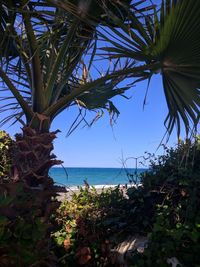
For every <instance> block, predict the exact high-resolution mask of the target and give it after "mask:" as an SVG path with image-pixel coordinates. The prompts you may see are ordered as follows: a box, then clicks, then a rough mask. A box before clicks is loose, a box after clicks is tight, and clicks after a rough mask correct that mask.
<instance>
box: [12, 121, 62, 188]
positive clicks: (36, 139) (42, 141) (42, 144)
mask: <svg viewBox="0 0 200 267" xmlns="http://www.w3.org/2000/svg"><path fill="white" fill-rule="evenodd" d="M22 130H23V134H17V135H16V153H15V156H14V164H13V168H14V173H15V175H14V179H15V180H17V179H19V180H20V181H23V182H25V184H26V185H27V186H29V187H34V188H35V187H38V189H39V188H40V189H45V188H49V186H50V187H51V186H52V185H53V181H52V179H51V178H50V177H49V176H48V172H49V169H50V168H51V167H52V166H54V165H59V164H61V163H62V161H60V160H56V157H55V155H54V154H51V152H52V150H53V140H54V139H55V138H56V133H57V131H56V132H51V133H43V132H42V133H41V132H38V131H36V130H35V129H32V128H31V127H28V126H26V127H24V128H23V129H22ZM17 176H18V177H17Z"/></svg>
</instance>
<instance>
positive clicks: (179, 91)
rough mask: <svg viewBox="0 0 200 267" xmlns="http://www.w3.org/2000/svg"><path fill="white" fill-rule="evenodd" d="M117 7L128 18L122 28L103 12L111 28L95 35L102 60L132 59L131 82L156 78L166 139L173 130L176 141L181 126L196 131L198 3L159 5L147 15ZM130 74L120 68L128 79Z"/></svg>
mask: <svg viewBox="0 0 200 267" xmlns="http://www.w3.org/2000/svg"><path fill="white" fill-rule="evenodd" d="M120 5H121V9H122V10H126V11H127V13H128V16H127V17H128V19H127V23H126V24H124V22H123V21H122V20H121V19H120V18H119V17H117V16H116V15H115V14H114V13H113V12H112V11H111V10H108V11H107V16H108V17H109V21H112V22H113V23H114V24H115V27H113V26H112V25H111V23H109V24H108V23H105V25H106V26H107V29H105V28H102V30H101V31H100V35H101V37H103V38H104V40H105V41H106V42H107V43H109V45H107V46H106V47H102V48H101V49H102V51H103V53H104V56H107V57H109V58H111V59H112V58H115V59H126V58H128V59H132V61H133V63H135V64H137V65H138V68H139V66H140V68H141V71H140V72H139V73H138V79H137V80H135V81H134V83H136V82H139V81H141V80H146V79H147V80H148V85H149V82H150V80H151V77H152V76H153V75H154V74H157V73H159V74H161V75H162V83H163V88H164V94H165V98H166V101H167V105H168V110H169V113H168V115H167V117H166V119H165V125H166V128H167V131H168V133H169V134H171V132H172V130H173V128H174V126H177V133H178V136H179V134H180V130H181V125H184V126H185V129H186V133H188V132H189V130H190V129H191V127H195V128H196V127H197V124H198V122H199V115H200V90H199V88H200V31H199V25H200V1H195V0H190V1H187V0H176V1H175V0H168V1H167V0H166V1H165V0H162V1H160V7H159V8H158V9H156V8H154V11H153V12H149V10H148V9H145V7H144V9H143V12H141V9H140V10H138V9H137V5H136V6H135V8H134V9H130V8H129V9H128V8H127V7H126V6H125V5H124V4H123V1H122V2H120ZM117 26H118V28H117ZM108 32H109V35H108V34H107V33H108ZM131 71H132V70H131V69H126V71H125V72H126V73H127V76H128V77H131ZM132 75H133V76H135V71H134V70H133V71H132ZM147 91H148V88H147ZM145 101H146V97H145ZM145 101H144V104H145ZM181 122H182V124H181Z"/></svg>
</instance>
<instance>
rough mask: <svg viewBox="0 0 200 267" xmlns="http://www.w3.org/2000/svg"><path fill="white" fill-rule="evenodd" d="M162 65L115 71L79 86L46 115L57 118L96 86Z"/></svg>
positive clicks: (48, 110) (53, 106)
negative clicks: (80, 96)
mask: <svg viewBox="0 0 200 267" xmlns="http://www.w3.org/2000/svg"><path fill="white" fill-rule="evenodd" d="M160 67H161V66H160V63H157V62H156V63H154V64H149V65H146V64H145V65H142V66H138V67H134V68H127V69H123V70H118V71H114V72H113V73H111V74H107V75H106V76H104V77H101V78H99V79H96V80H95V81H92V82H90V83H87V84H84V85H82V86H79V87H78V88H76V89H75V90H73V91H72V92H71V93H70V94H69V95H66V96H64V97H62V98H60V99H59V100H58V101H57V103H55V104H54V105H52V106H51V107H49V108H48V109H47V110H46V111H44V114H45V115H46V116H49V117H55V115H57V114H59V113H60V112H61V111H62V110H63V109H64V108H66V107H67V106H69V104H70V103H71V102H72V101H73V100H74V99H75V98H76V97H77V96H79V95H81V94H82V93H83V92H85V91H90V90H92V89H93V88H95V87H96V86H98V85H100V84H102V83H103V82H106V81H108V80H111V79H114V78H115V79H116V78H119V77H120V76H124V75H130V76H131V77H134V75H136V76H137V75H138V73H141V72H143V71H145V70H150V71H155V70H157V69H160Z"/></svg>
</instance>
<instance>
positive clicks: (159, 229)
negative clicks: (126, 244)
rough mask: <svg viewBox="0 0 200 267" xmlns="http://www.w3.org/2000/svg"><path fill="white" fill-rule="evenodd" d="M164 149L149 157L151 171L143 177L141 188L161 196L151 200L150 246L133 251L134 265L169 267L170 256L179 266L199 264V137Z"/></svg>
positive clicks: (196, 265)
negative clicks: (161, 153)
mask: <svg viewBox="0 0 200 267" xmlns="http://www.w3.org/2000/svg"><path fill="white" fill-rule="evenodd" d="M165 149H166V154H165V155H164V156H160V157H158V158H157V159H156V160H152V162H151V169H150V171H149V172H148V173H146V175H144V176H143V178H142V182H143V185H144V189H146V190H148V191H149V192H152V191H154V192H157V193H159V195H160V196H163V197H162V201H161V202H160V203H159V202H155V203H154V205H155V208H156V209H155V213H154V223H153V225H152V231H151V232H150V233H149V246H148V248H147V249H146V250H145V253H144V254H143V255H135V257H136V258H137V261H135V264H134V265H133V266H134V267H142V266H147V267H151V266H155V267H168V266H169V264H170V263H169V261H170V259H176V260H177V262H180V264H182V266H185V267H190V266H192V267H199V266H200V258H199V255H198V253H199V250H200V210H199V207H200V164H199V163H200V147H199V139H197V140H195V142H190V141H188V140H187V141H186V142H180V143H179V144H178V146H177V147H176V148H175V149H173V148H171V149H168V148H165ZM167 261H168V263H167ZM177 266H178V265H177Z"/></svg>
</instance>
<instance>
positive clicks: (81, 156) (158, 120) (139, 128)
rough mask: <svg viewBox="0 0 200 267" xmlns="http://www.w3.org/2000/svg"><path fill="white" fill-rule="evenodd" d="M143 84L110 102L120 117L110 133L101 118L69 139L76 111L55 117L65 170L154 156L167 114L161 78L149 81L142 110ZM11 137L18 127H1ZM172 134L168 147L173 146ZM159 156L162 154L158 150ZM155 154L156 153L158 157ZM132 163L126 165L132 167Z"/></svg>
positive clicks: (57, 148)
mask: <svg viewBox="0 0 200 267" xmlns="http://www.w3.org/2000/svg"><path fill="white" fill-rule="evenodd" d="M145 91H146V82H142V83H139V84H138V85H137V86H135V87H133V88H132V89H130V90H129V91H128V92H127V93H126V95H127V96H130V97H131V99H129V100H127V99H125V98H122V97H118V96H117V97H115V98H114V99H113V101H114V103H115V104H116V106H117V108H118V109H119V110H120V116H119V118H118V120H117V123H116V124H115V125H114V127H113V129H112V128H111V126H110V120H109V116H108V115H107V114H105V115H104V117H103V118H101V119H100V120H99V121H97V122H96V123H95V124H94V125H93V126H92V127H91V128H88V127H84V128H82V127H79V128H78V129H77V130H76V131H75V132H73V133H72V134H71V135H70V136H69V137H66V133H67V131H68V129H69V127H70V125H71V123H72V122H73V120H74V119H75V117H76V114H77V111H76V109H69V110H66V111H64V112H63V113H62V114H60V116H58V117H57V118H56V119H55V121H54V122H53V124H52V130H56V129H60V130H61V133H59V134H58V135H57V136H58V138H57V139H56V140H55V142H54V147H55V151H54V152H55V154H56V155H57V157H58V158H59V159H61V160H63V161H64V166H66V167H121V166H122V165H121V160H120V159H121V158H122V154H123V157H124V158H127V157H131V156H133V157H138V156H142V155H144V152H145V151H148V152H151V153H154V152H156V149H157V147H158V145H159V143H160V141H161V139H162V137H163V135H164V133H165V127H164V124H163V122H164V118H165V116H166V114H167V107H166V102H165V98H164V94H163V88H162V82H161V76H160V75H159V74H158V75H156V76H154V78H153V79H152V81H151V84H150V88H149V93H148V99H147V105H146V106H145V109H144V110H143V100H144V95H145ZM3 128H4V129H5V130H6V131H7V132H9V133H10V134H11V135H12V136H14V134H15V133H17V132H19V131H20V125H15V126H12V127H9V125H5V126H4V127H3ZM175 142H176V135H175V134H173V135H172V136H171V138H170V141H169V144H172V145H173V144H175ZM158 152H160V153H161V152H162V151H161V149H160V151H159V150H158ZM158 152H157V153H158ZM134 164H135V161H131V160H130V161H129V164H128V165H129V166H130V167H134Z"/></svg>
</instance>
